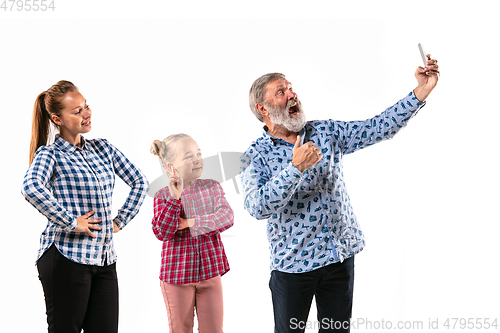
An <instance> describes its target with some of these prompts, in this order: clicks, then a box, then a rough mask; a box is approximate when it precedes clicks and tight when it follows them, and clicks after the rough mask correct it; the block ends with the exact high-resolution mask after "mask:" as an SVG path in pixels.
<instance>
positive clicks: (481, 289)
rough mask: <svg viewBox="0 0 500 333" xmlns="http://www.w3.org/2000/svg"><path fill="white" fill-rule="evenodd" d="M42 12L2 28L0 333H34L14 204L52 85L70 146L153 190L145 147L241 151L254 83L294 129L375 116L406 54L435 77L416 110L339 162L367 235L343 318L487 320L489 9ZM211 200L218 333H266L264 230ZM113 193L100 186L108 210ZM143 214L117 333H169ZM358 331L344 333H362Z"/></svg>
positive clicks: (492, 261)
mask: <svg viewBox="0 0 500 333" xmlns="http://www.w3.org/2000/svg"><path fill="white" fill-rule="evenodd" d="M468 3H469V2H468ZM490 3H491V4H490ZM7 6H8V8H10V3H8V4H7ZM55 6H56V8H55V10H54V11H53V12H52V11H46V12H36V13H35V12H26V11H24V12H17V11H16V10H15V7H14V11H12V12H11V11H9V10H7V11H4V10H0V43H1V44H0V47H1V51H0V66H1V73H0V94H1V95H0V111H1V114H2V125H3V126H2V131H1V141H0V142H1V147H2V163H1V171H2V172H1V174H2V175H3V181H2V189H3V191H2V194H1V201H0V202H1V209H2V212H3V215H4V218H3V219H2V222H3V227H2V238H3V240H2V241H1V242H0V255H1V256H2V257H1V259H2V260H1V263H2V270H1V277H0V292H1V293H0V295H2V296H1V298H0V299H1V300H0V302H1V305H2V307H1V308H2V311H1V312H0V323H1V325H2V327H3V328H2V332H45V331H46V316H45V304H44V297H43V291H42V288H41V284H40V282H39V280H38V277H37V270H36V266H35V265H34V261H35V258H36V252H37V249H38V245H39V236H40V233H41V232H42V230H43V229H44V227H45V223H46V220H45V218H44V217H43V216H42V215H41V214H40V213H38V212H37V211H36V210H35V209H34V208H33V207H31V206H30V205H29V204H28V203H27V202H26V201H25V200H24V198H23V197H22V195H21V194H20V189H21V184H22V179H23V176H24V173H25V172H26V169H27V167H28V148H29V140H30V132H31V117H32V107H33V103H34V101H35V97H36V96H37V95H38V94H39V93H40V92H42V91H43V90H46V89H47V88H49V87H50V86H51V85H52V84H54V83H56V82H57V81H58V80H61V79H66V80H70V81H72V82H74V83H75V84H76V85H77V86H78V87H79V89H80V92H81V93H82V94H83V95H84V97H85V98H86V99H87V101H88V103H89V105H90V106H91V108H92V111H93V117H92V123H93V129H92V131H91V132H90V133H89V134H88V135H87V136H86V137H87V138H94V137H104V138H107V139H108V140H109V141H110V142H111V143H113V144H114V145H115V146H117V147H118V148H119V149H120V150H122V151H123V152H124V153H125V155H126V156H127V157H129V158H130V159H131V160H132V161H134V162H135V163H136V165H137V166H138V167H139V168H140V169H141V170H142V171H143V172H144V173H145V174H146V175H147V177H148V179H149V180H150V182H152V181H153V180H154V179H156V178H157V177H158V176H160V175H161V170H160V168H159V165H158V162H157V159H156V157H154V156H153V155H151V154H150V153H149V147H150V144H151V142H152V141H153V140H154V139H163V138H164V137H166V136H167V135H169V134H172V133H179V132H185V133H188V134H190V135H192V136H193V137H194V138H195V139H196V140H197V141H198V143H199V145H200V147H201V149H202V151H203V154H204V156H205V157H208V156H212V155H214V154H216V153H217V152H220V151H244V150H245V149H246V148H247V147H248V145H249V144H250V143H251V142H252V141H253V140H255V139H256V138H257V137H258V136H259V135H260V134H261V123H259V122H258V121H257V120H256V119H255V117H254V116H253V114H252V113H251V112H250V110H249V108H248V89H249V88H250V85H251V84H252V82H253V80H255V79H256V78H257V77H259V76H260V75H262V74H265V73H268V72H275V71H277V72H282V73H285V74H286V75H287V78H288V79H289V80H290V81H291V82H292V83H293V85H294V90H295V91H296V92H297V93H298V96H299V98H300V99H301V101H302V102H303V105H304V108H305V111H306V114H307V117H308V119H325V118H333V119H339V120H359V119H366V118H368V117H372V116H374V115H375V114H378V113H380V112H382V111H383V110H384V109H385V108H386V107H388V106H391V105H392V104H394V103H395V102H396V101H397V100H399V99H401V98H403V97H404V96H405V95H406V94H408V93H409V92H410V91H411V90H412V89H413V88H415V86H416V80H415V78H414V72H415V69H416V68H417V66H419V65H421V63H422V62H421V58H420V55H419V52H418V48H417V44H418V43H419V42H421V43H423V45H424V47H425V49H426V51H427V52H428V53H431V55H432V56H433V57H434V58H436V59H438V60H439V65H440V70H441V73H442V77H441V79H440V82H439V84H438V86H437V88H436V89H435V91H434V92H433V93H432V95H431V96H430V97H429V99H428V103H427V105H426V106H425V107H424V108H423V109H422V110H421V111H420V112H419V114H418V116H417V117H416V118H414V119H413V120H411V121H410V123H409V125H408V127H407V128H405V129H404V130H403V131H402V132H401V133H399V134H398V135H397V136H396V138H395V139H394V140H391V141H389V142H384V143H381V144H379V145H376V146H374V147H371V148H369V149H367V150H362V151H359V152H357V153H356V154H353V155H350V156H347V157H346V158H345V160H344V167H345V178H346V182H347V186H348V189H349V193H350V196H351V199H352V203H353V205H354V207H355V211H356V214H357V216H358V220H359V221H360V223H361V226H362V228H363V230H364V232H365V234H366V237H367V246H366V249H365V250H364V251H363V252H361V253H360V254H359V255H358V256H357V257H356V280H355V288H354V290H355V292H354V308H353V318H360V319H364V320H367V321H371V322H372V323H374V325H377V322H378V323H379V324H380V322H381V321H382V320H384V321H385V322H387V321H391V322H392V325H393V327H394V326H395V325H396V324H397V322H398V321H411V322H413V321H417V322H418V321H420V322H422V323H423V326H424V328H428V322H429V320H432V321H435V320H436V319H438V320H439V325H440V327H441V328H442V326H441V325H442V324H443V323H444V321H445V320H446V318H451V317H458V318H474V321H475V320H476V318H494V317H495V316H496V317H498V316H499V313H500V311H499V310H500V302H499V291H500V290H499V287H498V281H499V280H500V274H499V271H498V269H497V267H498V254H499V250H498V245H497V242H498V238H499V236H498V233H499V230H500V228H499V226H498V224H499V222H500V219H499V217H498V214H497V207H498V199H499V195H498V187H499V185H500V184H499V183H500V182H499V177H498V169H499V163H498V161H499V158H498V156H497V155H498V148H497V144H496V139H497V133H498V125H497V124H498V122H499V121H500V117H499V116H498V112H499V107H498V102H497V100H498V98H497V97H496V96H497V91H498V87H499V85H498V75H499V74H500V73H499V68H498V59H500V54H499V46H498V31H499V28H500V24H499V23H498V19H497V18H496V17H495V12H497V6H496V5H495V4H494V2H493V1H491V2H484V1H474V2H473V3H470V4H468V5H465V3H464V2H460V1H454V2H451V1H449V2H440V1H433V2H426V1H419V2H416V1H407V2H403V1H373V2H372V1H351V2H348V1H328V2H326V1H309V3H308V4H306V2H305V1H279V2H278V1H245V2H243V1H231V2H230V1H226V2H213V1H205V2H201V1H200V2H192V1H191V2H187V1H184V2H181V1H178V2H174V1H135V2H134V1H106V3H104V2H103V1H82V0H80V1H71V2H70V1H63V0H55ZM223 187H224V189H225V191H226V196H227V199H228V200H229V202H230V204H231V206H232V207H233V210H234V211H235V226H234V227H233V228H232V229H230V230H228V231H227V232H226V233H225V235H223V242H224V244H225V248H226V253H227V256H228V258H229V262H230V265H231V271H230V272H229V273H228V274H227V275H225V276H224V277H223V279H222V281H223V287H224V301H225V304H224V305H225V321H224V323H225V331H226V332H229V333H233V332H256V331H259V332H272V327H273V316H272V305H271V297H270V292H269V288H268V280H269V270H268V263H269V253H268V249H267V240H266V236H265V223H264V221H256V220H253V219H252V218H251V217H250V216H249V215H248V213H247V212H245V211H244V210H243V209H242V197H241V195H238V194H236V192H235V189H234V187H233V186H232V182H225V183H224V184H223ZM127 193H128V191H127V187H126V185H124V184H123V183H122V182H121V181H120V180H117V186H116V188H115V195H114V207H115V208H114V210H115V211H116V210H117V208H118V207H119V206H120V205H121V204H122V203H123V201H124V199H125V197H126V195H127ZM152 213H153V202H152V199H151V198H150V197H148V198H147V199H146V200H145V202H144V205H143V207H142V209H141V211H140V213H139V214H138V215H137V217H136V218H135V219H134V220H133V221H132V222H131V224H129V225H128V226H127V227H126V228H125V229H124V230H123V231H122V232H120V233H119V234H117V235H116V238H115V242H116V247H117V251H118V255H119V260H118V264H117V269H118V278H119V284H120V332H123V333H127V332H167V331H168V324H167V313H166V310H165V307H164V303H163V298H162V295H161V292H160V289H159V280H158V272H159V266H160V251H161V243H160V242H159V241H158V240H157V239H156V238H155V237H154V235H153V233H152V231H151V228H150V223H151V217H152ZM315 315H316V311H315V309H314V306H313V308H312V310H311V314H310V319H311V320H314V318H315ZM365 328H366V327H364V326H360V327H359V328H358V330H357V331H373V330H374V329H372V330H365ZM456 328H458V326H457V327H456ZM5 329H7V330H5ZM380 331H383V330H382V329H380ZM392 331H394V330H392ZM406 331H411V330H409V329H408V330H406ZM415 331H417V330H415ZM424 331H426V330H418V332H424ZM449 331H450V332H451V331H453V330H449ZM456 331H457V332H466V331H471V332H472V331H476V330H468V329H463V330H456ZM488 331H492V330H491V329H490V330H488ZM308 332H314V330H308Z"/></svg>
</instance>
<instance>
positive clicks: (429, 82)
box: [413, 54, 440, 102]
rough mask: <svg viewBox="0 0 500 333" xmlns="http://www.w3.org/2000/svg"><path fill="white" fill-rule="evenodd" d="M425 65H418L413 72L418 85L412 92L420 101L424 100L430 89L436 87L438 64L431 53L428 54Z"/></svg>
mask: <svg viewBox="0 0 500 333" xmlns="http://www.w3.org/2000/svg"><path fill="white" fill-rule="evenodd" d="M427 58H428V59H429V60H427V63H426V65H427V67H425V68H423V67H418V68H417V70H416V72H415V77H416V78H417V81H418V86H417V87H416V88H415V90H414V91H413V93H414V94H415V97H417V99H418V100H419V101H420V102H424V101H425V100H426V98H427V97H428V96H429V94H430V93H431V92H432V90H433V89H434V88H435V87H436V84H437V82H438V80H439V75H440V74H439V66H438V65H437V60H435V59H431V55H430V54H428V55H427Z"/></svg>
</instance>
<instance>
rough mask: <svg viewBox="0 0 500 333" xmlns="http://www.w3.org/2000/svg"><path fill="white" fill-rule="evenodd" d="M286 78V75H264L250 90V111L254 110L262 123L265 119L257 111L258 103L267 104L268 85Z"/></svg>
mask: <svg viewBox="0 0 500 333" xmlns="http://www.w3.org/2000/svg"><path fill="white" fill-rule="evenodd" d="M284 78H285V75H283V74H281V73H269V74H264V75H262V76H261V77H259V78H258V79H257V80H255V81H254V82H253V84H252V87H251V88H250V92H249V94H248V95H249V102H250V109H251V110H252V112H253V114H254V115H255V117H257V119H259V121H260V122H264V118H263V117H262V114H261V113H260V112H259V110H257V107H256V106H255V105H256V104H257V103H264V102H265V101H264V95H265V94H266V86H267V84H268V83H271V82H273V81H276V80H279V79H284Z"/></svg>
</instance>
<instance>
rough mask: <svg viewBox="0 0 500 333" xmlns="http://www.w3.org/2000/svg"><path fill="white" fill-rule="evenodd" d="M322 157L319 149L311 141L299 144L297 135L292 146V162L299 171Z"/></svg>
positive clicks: (302, 170) (307, 167)
mask: <svg viewBox="0 0 500 333" xmlns="http://www.w3.org/2000/svg"><path fill="white" fill-rule="evenodd" d="M321 158H323V154H321V150H320V149H319V148H318V147H317V146H316V145H315V144H314V143H312V142H307V143H304V145H303V146H301V145H300V136H299V135H297V140H296V141H295V146H294V147H293V158H292V164H293V165H295V167H296V168H297V169H299V171H300V172H304V171H306V170H307V169H310V168H312V167H313V166H314V165H315V164H316V163H318V161H319V160H320V159H321Z"/></svg>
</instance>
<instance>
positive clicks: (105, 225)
mask: <svg viewBox="0 0 500 333" xmlns="http://www.w3.org/2000/svg"><path fill="white" fill-rule="evenodd" d="M91 116H92V111H91V110H90V107H89V106H88V104H87V101H86V100H85V98H84V97H83V96H82V94H80V92H79V91H78V90H77V88H76V87H75V86H74V85H73V84H72V83H71V82H68V81H59V82H57V83H56V84H55V85H53V86H52V87H50V88H49V89H48V90H47V91H44V92H42V93H41V94H40V95H38V97H37V99H36V101H35V107H34V111H33V130H32V136H31V146H30V155H29V161H30V167H29V169H28V171H27V172H26V175H25V177H24V183H23V190H22V193H23V194H24V196H25V198H26V200H28V202H29V203H31V204H32V205H33V206H35V207H36V208H37V209H38V210H39V211H40V212H41V213H42V214H43V215H45V216H46V217H47V219H48V221H47V227H46V228H45V230H44V231H43V233H42V235H41V237H40V249H39V251H38V257H37V268H38V273H39V278H40V281H41V282H42V286H43V291H44V294H45V303H46V307H47V322H48V331H49V332H62V333H76V332H81V330H82V328H83V329H84V330H85V333H91V332H109V333H112V332H117V331H118V282H117V277H116V264H115V261H116V253H115V249H114V245H113V232H118V231H120V230H121V229H122V228H123V227H125V225H127V223H128V222H130V220H131V219H132V218H133V217H134V216H135V215H136V214H137V212H138V211H139V207H140V206H141V204H142V202H143V200H144V198H145V196H146V191H147V188H148V182H147V180H146V177H144V175H143V174H142V173H141V171H140V170H139V169H137V168H136V167H135V166H134V165H133V164H132V163H131V162H130V161H129V160H128V159H127V158H126V157H125V156H124V155H123V154H122V153H121V152H120V151H119V150H118V149H116V148H115V147H114V146H112V145H111V144H110V143H109V142H108V141H106V140H104V139H94V140H86V139H84V138H83V136H82V134H84V133H88V132H89V131H90V129H91ZM51 122H52V124H53V125H55V126H56V127H57V128H58V129H59V134H58V135H57V136H56V137H55V139H54V143H52V144H50V145H47V140H48V136H49V127H50V123H51ZM115 173H116V174H118V176H119V177H120V178H121V179H123V180H124V181H125V183H127V184H128V185H129V186H130V187H131V188H132V189H131V191H130V193H129V196H128V198H127V200H126V202H125V204H124V205H123V206H122V207H121V209H120V210H119V211H118V215H117V216H115V217H114V218H113V217H112V216H111V198H112V194H113V187H114V184H115ZM91 217H92V218H91Z"/></svg>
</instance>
